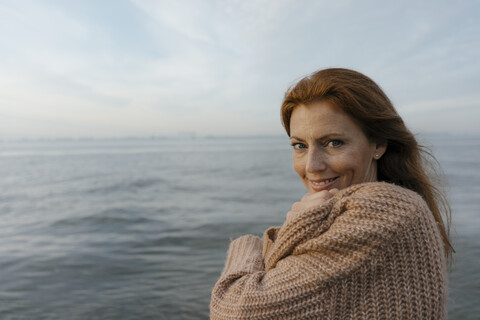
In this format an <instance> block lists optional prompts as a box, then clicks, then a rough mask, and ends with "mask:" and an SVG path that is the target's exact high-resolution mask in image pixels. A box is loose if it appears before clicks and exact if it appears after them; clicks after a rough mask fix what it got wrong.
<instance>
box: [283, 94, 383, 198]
mask: <svg viewBox="0 0 480 320" xmlns="http://www.w3.org/2000/svg"><path fill="white" fill-rule="evenodd" d="M290 133H291V135H290V140H291V142H292V146H293V149H294V151H293V167H294V169H295V171H296V172H297V173H298V175H299V176H300V178H301V179H302V182H303V183H304V184H305V187H306V188H307V190H308V191H310V192H311V193H314V192H319V191H322V190H328V189H332V188H337V189H343V188H346V187H348V186H350V185H352V184H357V183H362V182H373V181H377V165H376V160H378V159H379V158H380V157H381V156H382V155H383V153H384V152H385V149H386V145H385V143H383V144H377V143H375V142H370V141H368V139H367V137H366V136H365V135H364V134H363V132H362V130H361V129H360V127H359V126H358V125H357V124H356V123H355V122H354V121H353V120H352V119H351V118H350V117H349V116H347V115H346V114H345V113H343V112H342V111H340V110H338V109H337V108H335V107H333V106H332V105H331V104H329V103H327V102H321V101H319V102H315V103H312V104H310V105H301V106H298V107H297V108H295V110H294V111H293V112H292V116H291V119H290Z"/></svg>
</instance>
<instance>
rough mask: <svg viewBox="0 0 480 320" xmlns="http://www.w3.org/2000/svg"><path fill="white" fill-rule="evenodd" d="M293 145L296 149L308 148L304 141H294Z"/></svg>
mask: <svg viewBox="0 0 480 320" xmlns="http://www.w3.org/2000/svg"><path fill="white" fill-rule="evenodd" d="M292 147H293V149H295V150H301V149H305V148H307V146H306V145H304V144H303V143H299V142H295V143H292Z"/></svg>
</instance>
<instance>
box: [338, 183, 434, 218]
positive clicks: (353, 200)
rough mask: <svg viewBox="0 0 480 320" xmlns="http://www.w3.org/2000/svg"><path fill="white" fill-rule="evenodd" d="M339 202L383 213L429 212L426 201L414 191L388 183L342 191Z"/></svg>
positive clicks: (357, 185)
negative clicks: (375, 209)
mask: <svg viewBox="0 0 480 320" xmlns="http://www.w3.org/2000/svg"><path fill="white" fill-rule="evenodd" d="M336 197H338V198H337V201H338V202H340V203H342V202H343V203H344V204H346V205H347V206H348V205H350V206H359V207H372V208H378V209H382V210H381V211H385V210H386V211H390V212H392V211H407V212H411V213H420V212H425V211H429V208H428V205H427V203H426V202H425V200H424V199H423V198H422V196H420V195H419V194H418V193H416V192H415V191H413V190H410V189H407V188H404V187H401V186H398V185H395V184H392V183H387V182H365V183H360V184H356V185H353V186H350V187H348V188H345V189H343V190H341V191H340V192H339V193H338V194H337V195H336Z"/></svg>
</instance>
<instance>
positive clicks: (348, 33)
mask: <svg viewBox="0 0 480 320" xmlns="http://www.w3.org/2000/svg"><path fill="white" fill-rule="evenodd" d="M479 21H480V1H331V0H329V1H298V0H296V1H294V0H276V1H273V0H272V1H264V0H255V1H252V0H243V1H234V0H224V1H201V0H190V1H184V0H176V1H153V0H152V1H150V0H131V1H127V0H115V1H113V0H111V1H85V0H77V1H73V0H72V1H63V0H31V1H30V0H21V1H19V0H0V39H1V41H0V139H17V138H49V137H122V136H151V135H176V134H178V133H181V132H195V133H197V134H199V135H212V134H213V135H277V134H283V129H282V127H281V125H280V116H279V107H280V103H281V100H282V97H283V94H284V92H285V90H286V88H287V87H288V86H289V85H291V84H293V83H294V81H295V80H298V79H299V78H300V77H302V76H304V75H306V74H308V73H311V72H313V71H315V70H318V69H322V68H326V67H347V68H352V69H355V70H358V71H361V72H363V73H365V74H367V75H368V76H370V77H372V78H373V79H374V80H375V81H376V82H377V83H379V84H380V85H381V86H382V87H383V88H384V90H385V91H386V93H387V94H388V95H389V96H390V98H391V99H392V101H393V102H394V104H395V105H396V107H397V109H398V111H399V112H400V114H401V115H402V116H403V117H404V119H405V120H406V122H407V124H408V125H409V126H410V127H411V128H412V130H413V131H414V132H417V133H423V132H439V131H440V132H470V133H479V132H480V90H479V89H480V88H479V87H480V61H479V57H480V36H479V35H480V22H479Z"/></svg>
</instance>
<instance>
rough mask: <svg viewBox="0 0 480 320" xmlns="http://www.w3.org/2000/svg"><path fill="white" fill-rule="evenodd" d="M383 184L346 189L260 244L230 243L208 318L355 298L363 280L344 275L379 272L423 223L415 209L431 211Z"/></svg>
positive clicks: (316, 311)
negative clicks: (396, 242) (396, 245)
mask: <svg viewBox="0 0 480 320" xmlns="http://www.w3.org/2000/svg"><path fill="white" fill-rule="evenodd" d="M385 185H387V184H383V183H376V184H362V185H356V186H353V187H350V188H347V189H345V190H342V191H341V192H339V193H338V194H337V195H335V196H334V197H333V198H331V199H330V200H329V201H327V202H326V203H325V205H323V206H321V207H318V208H314V209H311V210H309V211H306V212H304V213H303V214H299V215H297V216H295V217H294V218H292V219H289V220H288V221H287V222H286V223H285V224H284V225H283V226H282V227H280V228H270V229H268V230H267V231H266V232H265V234H264V239H263V248H262V244H261V242H260V239H258V238H254V237H253V236H244V237H241V238H239V239H237V240H235V241H234V242H232V244H231V246H230V250H229V254H228V258H227V263H226V267H225V269H224V271H223V273H222V275H221V277H220V279H219V281H218V282H217V284H216V285H215V287H214V289H213V292H212V298H211V304H210V317H211V319H305V318H312V317H313V318H317V317H319V316H322V315H326V314H327V313H329V312H332V311H331V310H329V308H331V307H332V306H334V305H337V306H338V305H340V304H341V303H340V304H339V303H338V301H343V302H342V303H345V304H346V305H348V303H350V302H349V301H357V300H358V297H356V296H352V297H351V298H349V297H348V295H349V294H353V293H351V292H350V291H353V290H348V289H345V288H348V286H347V285H351V284H352V283H353V284H354V285H357V287H358V285H362V284H361V281H360V280H358V279H357V280H356V281H358V283H357V284H355V281H353V282H352V281H349V282H345V279H346V278H348V277H349V276H351V275H355V274H357V273H358V270H360V269H362V270H363V271H362V272H364V275H363V276H361V277H360V278H359V279H367V280H368V279H371V275H369V274H367V271H365V270H370V269H372V268H373V269H375V268H376V267H375V264H378V263H381V262H380V260H381V258H382V257H384V256H385V254H384V251H385V250H387V251H388V250H390V249H388V248H389V245H390V244H391V242H392V240H393V239H395V238H400V240H402V239H401V238H402V233H403V232H404V231H405V230H409V229H411V228H410V227H411V226H413V225H415V224H417V223H418V219H417V217H418V216H419V214H418V212H419V211H424V210H428V209H426V207H425V205H423V204H422V201H419V197H418V196H412V194H413V193H412V192H410V191H405V192H404V191H402V190H405V189H402V188H398V187H394V188H391V187H388V185H387V186H385ZM399 189H400V190H401V192H398V190H399ZM414 237H415V236H414ZM437 240H438V239H437ZM415 241H416V240H415ZM402 250H403V249H402ZM402 254H403V253H402ZM395 255H396V253H395V254H394V255H393V256H395ZM437 255H438V252H437ZM440 255H441V253H440ZM366 265H368V266H367V267H365V266H366ZM415 268H416V266H413V269H412V271H414V269H415ZM368 272H369V271H368ZM397 278H398V277H397ZM397 278H395V279H397ZM342 281H343V282H342ZM346 284H347V285H346ZM369 286H371V284H370V285H365V288H362V290H367V291H368V290H371V288H370V287H369ZM339 288H340V289H341V288H343V289H342V290H344V291H342V292H343V293H341V294H339V291H338V290H340V289H339ZM357 289H358V288H357ZM357 289H356V290H355V292H357V293H358V292H361V291H358V290H357ZM332 290H333V291H332ZM336 290H337V291H336ZM367 291H365V292H367ZM362 292H363V291H362ZM383 292H384V293H385V292H387V291H385V290H383ZM332 299H333V300H332ZM335 299H336V300H335ZM337 300H338V301H337ZM386 301H387V300H386ZM332 308H333V307H332ZM325 318H328V317H325Z"/></svg>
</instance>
